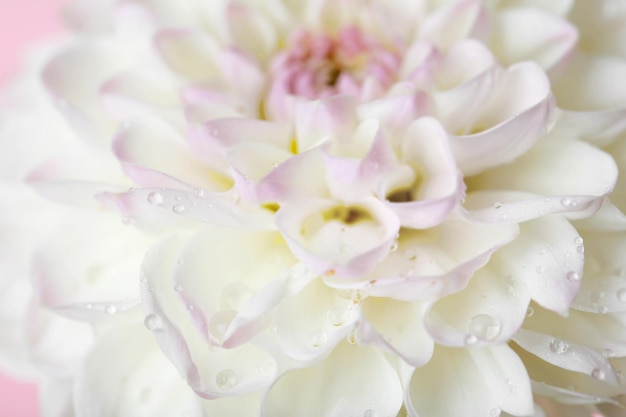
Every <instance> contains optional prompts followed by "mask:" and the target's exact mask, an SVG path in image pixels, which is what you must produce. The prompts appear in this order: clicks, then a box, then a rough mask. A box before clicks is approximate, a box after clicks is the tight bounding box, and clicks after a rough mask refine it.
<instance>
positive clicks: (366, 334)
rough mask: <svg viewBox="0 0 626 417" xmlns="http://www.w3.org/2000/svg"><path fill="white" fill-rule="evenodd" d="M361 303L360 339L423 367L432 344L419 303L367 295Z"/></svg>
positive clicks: (428, 358)
mask: <svg viewBox="0 0 626 417" xmlns="http://www.w3.org/2000/svg"><path fill="white" fill-rule="evenodd" d="M361 305H362V309H363V321H362V322H361V323H360V327H359V329H358V335H357V337H358V340H359V342H361V343H369V344H372V345H374V346H378V347H380V348H382V349H384V350H386V351H388V352H392V353H394V354H396V355H398V356H400V357H401V358H402V359H403V360H404V361H405V362H407V363H408V364H410V365H412V366H417V367H419V366H423V365H424V364H426V363H427V362H428V361H429V360H430V358H431V357H432V354H433V350H434V348H435V343H434V341H433V339H432V338H431V337H430V335H429V334H428V333H427V331H426V327H425V326H424V312H423V310H424V306H423V304H422V303H417V302H400V301H396V300H390V299H385V298H378V297H370V298H367V299H365V300H363V302H362V304H361Z"/></svg>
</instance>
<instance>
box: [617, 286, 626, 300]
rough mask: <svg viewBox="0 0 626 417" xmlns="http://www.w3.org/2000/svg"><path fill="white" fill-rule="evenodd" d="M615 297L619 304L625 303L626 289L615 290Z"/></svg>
mask: <svg viewBox="0 0 626 417" xmlns="http://www.w3.org/2000/svg"><path fill="white" fill-rule="evenodd" d="M616 295H617V299H618V300H619V302H620V303H626V288H620V289H619V290H617V293H616Z"/></svg>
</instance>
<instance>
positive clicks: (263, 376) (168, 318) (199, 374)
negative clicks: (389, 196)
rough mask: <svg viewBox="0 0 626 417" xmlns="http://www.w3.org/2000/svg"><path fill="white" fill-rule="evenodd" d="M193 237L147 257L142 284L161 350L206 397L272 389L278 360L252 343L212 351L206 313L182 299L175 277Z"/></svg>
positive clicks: (166, 243) (176, 239)
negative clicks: (205, 332)
mask: <svg viewBox="0 0 626 417" xmlns="http://www.w3.org/2000/svg"><path fill="white" fill-rule="evenodd" d="M189 237H190V235H189V234H182V233H179V234H178V235H170V236H168V237H166V238H165V239H163V240H162V241H161V242H159V244H158V245H157V247H155V248H154V249H153V250H152V251H151V252H149V254H148V255H147V256H146V260H145V261H144V265H143V271H142V274H143V277H144V278H143V279H142V286H141V290H142V300H143V301H144V304H145V306H146V310H147V311H146V312H147V313H148V315H147V316H146V320H145V324H146V327H148V328H149V329H150V330H152V333H153V335H154V337H155V339H156V341H157V343H158V344H159V346H160V347H161V350H162V351H163V353H164V354H165V355H166V356H167V357H168V359H169V360H170V361H171V362H172V363H173V364H174V365H175V366H176V368H178V370H179V372H180V373H181V375H182V376H183V378H185V379H186V380H187V383H188V384H189V385H190V386H191V387H192V388H193V389H194V391H195V392H196V393H197V394H198V395H200V396H201V397H203V398H207V399H212V398H220V397H224V396H230V395H239V394H244V393H248V392H251V391H256V390H259V389H262V388H263V387H266V386H268V385H269V382H270V381H272V380H273V378H274V374H275V373H276V364H275V362H274V360H273V359H272V358H271V357H270V356H269V355H268V354H267V353H266V352H265V351H263V350H262V349H260V348H258V347H256V346H253V345H252V344H245V345H242V346H239V347H237V348H233V349H219V350H215V349H210V348H209V347H208V346H207V343H206V339H205V338H204V337H203V335H202V331H201V330H202V329H201V325H202V324H203V323H201V322H200V320H201V319H203V317H202V316H203V315H202V314H201V312H198V310H197V307H198V305H196V304H191V303H190V304H188V305H186V304H185V297H181V293H180V292H179V291H178V288H177V287H176V284H175V282H176V281H175V280H174V277H175V276H176V275H177V272H178V269H179V268H180V267H181V266H182V265H180V264H179V263H178V259H181V255H182V252H181V251H182V250H183V249H185V247H186V246H187V245H188V244H189V243H193V242H189V240H188V239H189ZM183 265H184V264H183ZM204 325H206V321H205V322H204ZM197 364H202V366H200V367H199V366H197Z"/></svg>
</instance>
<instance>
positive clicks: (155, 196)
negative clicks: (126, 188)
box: [148, 191, 165, 206]
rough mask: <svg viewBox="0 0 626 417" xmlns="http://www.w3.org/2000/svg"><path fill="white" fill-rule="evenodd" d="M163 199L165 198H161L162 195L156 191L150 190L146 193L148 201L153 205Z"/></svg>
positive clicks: (161, 202) (158, 204)
mask: <svg viewBox="0 0 626 417" xmlns="http://www.w3.org/2000/svg"><path fill="white" fill-rule="evenodd" d="M164 201H165V199H164V198H163V195H162V194H161V193H159V192H157V191H152V192H151V193H149V194H148V203H150V204H152V205H153V206H160V205H162V204H163V202H164Z"/></svg>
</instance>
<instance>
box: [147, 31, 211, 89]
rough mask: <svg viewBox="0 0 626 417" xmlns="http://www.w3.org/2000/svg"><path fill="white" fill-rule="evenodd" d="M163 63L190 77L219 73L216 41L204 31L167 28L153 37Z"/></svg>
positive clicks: (201, 78) (194, 78)
mask: <svg viewBox="0 0 626 417" xmlns="http://www.w3.org/2000/svg"><path fill="white" fill-rule="evenodd" d="M155 44H156V47H157V49H158V51H159V53H160V54H161V57H162V58H163V59H164V61H165V63H166V64H167V65H169V67H170V68H171V69H172V70H174V71H175V72H176V73H178V74H180V75H181V76H183V77H186V78H188V79H190V80H193V81H203V80H208V79H211V78H212V77H214V76H215V75H216V74H218V71H219V70H218V58H217V55H218V45H217V42H216V40H215V39H213V38H212V37H210V36H208V35H207V34H206V33H202V32H198V31H193V30H192V29H166V30H163V31H161V32H159V33H158V34H157V35H156V37H155Z"/></svg>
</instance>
